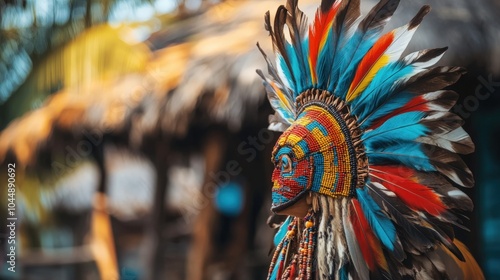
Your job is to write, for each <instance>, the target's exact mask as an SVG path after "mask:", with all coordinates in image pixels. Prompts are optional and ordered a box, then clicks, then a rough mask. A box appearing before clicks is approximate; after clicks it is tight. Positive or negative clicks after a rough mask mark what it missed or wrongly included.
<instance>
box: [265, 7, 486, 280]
mask: <svg viewBox="0 0 500 280" xmlns="http://www.w3.org/2000/svg"><path fill="white" fill-rule="evenodd" d="M398 4H399V1H397V0H381V1H380V2H379V3H378V4H377V5H376V6H375V7H373V8H372V10H371V11H370V12H369V13H368V15H367V16H365V17H364V18H362V19H361V17H360V1H359V0H337V1H333V0H323V1H322V2H321V6H320V7H319V8H318V10H317V12H316V15H315V17H314V20H313V22H312V23H311V24H308V20H307V18H306V16H305V14H304V13H303V12H302V11H301V10H300V9H299V8H298V3H297V0H288V1H287V4H286V6H281V7H279V8H278V10H277V12H276V16H275V19H274V23H273V24H272V23H271V19H270V15H269V13H267V14H266V16H265V22H266V29H267V30H268V31H269V33H270V36H271V38H272V43H273V47H274V51H275V55H276V61H275V63H274V64H273V63H272V62H271V61H270V60H269V58H268V57H267V56H266V55H265V54H264V52H263V55H264V57H265V59H266V61H267V64H268V72H269V75H264V74H263V73H262V72H261V71H260V70H258V74H259V75H260V76H261V77H262V79H263V80H264V85H265V88H266V91H267V94H268V98H269V101H270V103H271V105H272V107H273V108H274V110H275V114H274V115H273V116H271V117H270V127H269V128H270V129H271V130H276V131H281V132H283V134H282V135H281V137H280V138H279V139H278V142H277V143H276V146H275V148H274V151H273V157H272V160H273V161H274V163H275V170H274V172H273V177H272V180H273V183H274V186H273V190H272V199H273V207H272V210H273V211H274V212H276V213H286V214H287V213H293V212H292V211H288V212H287V209H291V208H294V207H297V205H299V204H300V205H306V206H307V209H308V211H306V212H304V213H303V215H302V214H298V215H295V214H294V215H295V216H290V217H288V219H286V221H285V222H284V223H283V224H282V225H281V227H280V229H279V231H278V233H277V235H276V238H275V243H276V244H275V245H276V246H277V247H276V250H275V254H274V257H273V260H272V263H271V266H270V270H269V277H268V279H351V278H352V279H369V278H370V279H371V278H387V279H398V278H405V279H413V278H416V279H443V278H446V279H463V278H465V277H466V275H470V274H468V273H471V271H472V273H475V274H476V275H475V276H476V277H478V279H479V278H483V276H482V272H481V270H480V268H479V266H478V265H477V263H476V262H475V260H474V259H473V258H472V257H471V255H470V253H469V252H468V251H467V249H466V248H465V246H464V245H463V244H462V243H460V242H459V241H457V240H456V239H455V238H454V234H453V225H455V226H458V227H463V226H462V224H461V222H460V220H459V218H458V215H457V213H461V212H463V211H471V209H472V207H473V205H472V202H471V200H470V199H469V197H468V196H467V195H465V194H464V193H463V192H462V191H461V190H459V189H458V188H456V187H455V186H454V185H459V186H462V187H472V185H473V184H474V180H473V177H472V173H471V171H470V170H469V169H468V168H467V166H466V165H465V163H464V162H463V161H462V160H461V159H460V157H459V156H458V155H457V154H468V153H471V152H472V151H473V150H474V144H473V143H472V141H471V139H470V137H469V135H468V134H467V133H466V132H465V131H464V130H463V129H462V127H461V126H462V124H463V122H462V120H461V119H460V118H459V117H458V116H456V115H455V114H453V113H450V112H449V110H450V108H451V107H452V106H453V105H454V104H455V102H456V99H457V94H456V93H455V92H453V91H449V90H443V88H445V87H447V86H449V85H451V84H453V83H455V82H456V81H457V80H458V79H459V78H460V76H461V75H462V74H463V73H464V70H463V69H462V68H459V67H435V66H434V64H435V63H436V62H437V61H438V60H439V59H440V58H441V57H442V56H443V54H444V52H445V51H446V48H441V49H429V50H423V51H419V52H415V53H411V54H409V55H406V56H402V53H403V52H404V50H405V49H406V47H407V45H408V43H409V42H410V40H411V38H412V36H413V34H414V33H415V31H416V30H417V28H418V26H419V25H420V23H421V21H422V19H423V18H424V16H425V15H426V14H427V13H428V12H429V11H430V7H429V6H424V7H423V8H422V9H421V10H420V11H419V12H418V13H417V15H416V16H415V17H414V18H413V19H412V20H411V21H410V22H409V23H408V24H407V25H405V26H403V27H400V28H397V29H395V30H392V31H390V32H388V33H386V34H382V30H383V28H384V26H385V24H386V22H387V21H388V20H389V19H390V18H391V16H392V15H393V13H394V11H395V10H396V8H397V6H398ZM285 27H286V28H285ZM285 31H287V32H288V35H289V36H287V35H285ZM299 213H300V212H299Z"/></svg>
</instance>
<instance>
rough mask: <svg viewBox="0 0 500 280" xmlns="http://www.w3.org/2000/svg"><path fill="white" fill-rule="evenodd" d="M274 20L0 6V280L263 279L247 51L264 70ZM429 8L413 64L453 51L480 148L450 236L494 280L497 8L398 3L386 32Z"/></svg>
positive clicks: (264, 251) (205, 1)
mask: <svg viewBox="0 0 500 280" xmlns="http://www.w3.org/2000/svg"><path fill="white" fill-rule="evenodd" d="M319 2H320V1H319V0H317V1H312V0H301V1H299V4H300V6H301V7H302V9H303V10H305V12H306V13H308V14H309V15H312V14H313V13H314V11H315V9H316V7H317V6H318V3H319ZM362 2H363V3H362V9H363V11H364V13H365V14H366V12H367V11H368V9H369V8H371V7H372V6H373V5H374V4H375V3H376V2H375V1H374V0H367V1H362ZM280 4H284V0H283V1H281V0H266V1H264V0H262V1H257V0H254V1H250V0H248V1H244V0H241V1H228V0H226V1H222V0H220V1H217V0H184V1H183V0H178V1H175V0H102V1H98V0H36V1H35V0H7V1H6V0H2V1H0V130H1V131H0V182H1V183H0V186H1V188H0V207H1V210H0V219H1V221H2V222H1V224H2V227H1V228H0V234H1V236H0V237H1V238H0V240H1V246H2V249H1V250H0V251H1V252H0V253H1V255H0V259H1V260H2V261H1V263H2V264H1V271H0V279H51V280H52V279H76V280H79V279H82V280H83V279H85V280H86V279H103V280H112V279H130V280H132V279H146V280H150V279H189V280H198V279H265V277H266V275H267V266H268V263H269V261H270V257H269V255H268V254H269V251H270V249H271V240H272V236H273V230H272V229H271V228H269V227H268V226H267V225H266V219H267V217H268V216H269V214H270V211H269V207H270V187H271V186H270V177H271V171H272V165H271V162H270V152H271V149H272V147H273V144H274V142H275V140H276V139H277V137H278V136H279V135H278V134H276V133H272V132H270V131H268V130H267V129H266V127H267V117H268V115H269V114H270V113H271V112H272V110H271V108H270V106H269V105H268V103H267V99H266V95H265V92H264V90H263V87H262V84H261V82H260V80H259V78H258V76H257V75H256V74H255V69H265V62H264V59H263V58H262V56H261V54H260V53H259V52H258V50H257V48H256V46H255V45H256V43H257V42H260V44H261V46H262V47H263V48H264V49H265V50H266V51H267V53H268V54H269V55H272V50H271V46H270V40H269V38H268V36H267V33H266V31H265V30H264V21H263V15H264V13H265V12H266V11H268V10H271V11H272V13H273V11H275V10H276V8H277V7H278V6H279V5H280ZM423 4H430V5H431V6H432V8H433V11H432V12H431V14H430V15H429V16H428V17H427V19H426V20H425V21H424V23H423V24H422V25H421V27H420V30H419V31H418V32H417V34H416V35H415V37H414V39H413V41H412V44H411V45H410V47H409V49H408V50H407V52H411V51H415V50H419V49H423V48H434V47H442V46H449V47H450V49H449V51H448V52H447V54H446V55H445V57H444V59H443V60H442V61H441V62H440V64H441V65H457V66H464V67H467V69H468V74H467V75H465V76H464V77H463V78H462V79H461V80H460V81H459V82H458V83H457V84H456V85H455V86H453V89H454V90H456V91H457V92H458V93H459V94H460V96H461V97H460V100H459V101H458V103H457V105H456V106H455V108H454V109H453V111H454V112H455V113H456V114H458V115H460V116H461V117H462V118H463V119H464V120H465V123H466V124H465V126H466V130H467V131H468V132H469V133H470V134H471V135H472V137H473V140H474V141H475V143H476V152H475V153H473V154H472V155H468V156H466V157H464V158H465V160H466V162H467V163H468V165H469V166H470V167H471V169H472V170H473V172H474V174H475V178H476V187H475V188H473V189H470V190H466V192H467V193H468V194H469V195H470V196H471V197H472V198H473V200H474V202H475V205H476V207H475V210H474V212H473V213H471V215H470V219H469V220H466V221H465V223H466V225H467V226H468V227H469V228H470V232H466V231H463V230H460V229H458V230H457V236H458V238H459V239H461V240H463V241H464V243H465V244H467V245H468V246H469V247H470V249H471V251H472V252H473V254H474V256H475V257H476V258H477V259H478V261H479V263H480V264H481V266H482V267H483V269H484V272H485V275H486V276H487V279H500V241H499V240H500V239H499V238H498V236H500V212H499V211H498V210H497V208H498V207H499V206H500V205H499V202H500V199H499V197H500V188H499V187H498V185H499V184H500V177H499V176H498V174H500V148H499V145H498V139H499V138H498V135H500V110H499V109H500V100H499V99H500V59H499V57H500V19H499V18H498V14H499V13H500V1H498V0H482V1H475V2H471V1H465V0H441V1H422V0H418V1H411V2H410V1H402V3H401V4H400V8H399V9H398V11H397V12H396V14H395V16H394V19H393V21H391V23H389V26H388V28H394V27H397V26H400V25H403V24H405V23H406V22H407V21H409V20H410V19H411V18H412V17H413V15H414V14H415V13H416V12H417V11H418V9H419V8H420V6H422V5H423ZM497 133H499V134H497ZM9 164H15V170H16V177H15V178H16V201H15V202H16V209H15V217H16V218H17V224H16V225H17V227H16V272H15V273H12V272H11V271H9V270H8V268H9V267H10V266H9V265H8V264H7V260H8V259H7V253H8V248H9V246H10V245H9V244H8V243H7V240H8V236H9V234H10V232H9V229H8V228H6V227H5V226H4V224H7V217H8V213H7V204H8V191H7V180H8V175H7V173H8V172H7V169H8V165H9Z"/></svg>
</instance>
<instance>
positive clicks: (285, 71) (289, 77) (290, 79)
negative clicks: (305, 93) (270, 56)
mask: <svg viewBox="0 0 500 280" xmlns="http://www.w3.org/2000/svg"><path fill="white" fill-rule="evenodd" d="M276 58H277V60H278V67H279V69H281V71H282V72H283V74H284V75H285V77H283V80H285V81H288V83H289V84H290V87H291V90H292V91H295V92H296V90H297V86H296V85H295V83H294V82H295V77H294V76H293V74H292V72H291V70H290V69H289V68H288V66H287V64H286V61H285V58H284V57H283V55H282V54H280V53H276Z"/></svg>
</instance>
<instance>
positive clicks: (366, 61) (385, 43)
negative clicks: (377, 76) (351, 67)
mask: <svg viewBox="0 0 500 280" xmlns="http://www.w3.org/2000/svg"><path fill="white" fill-rule="evenodd" d="M393 41H394V32H389V33H387V34H385V35H384V36H382V37H380V39H378V41H377V42H376V43H375V44H374V45H373V47H372V48H371V49H370V50H369V51H368V53H367V54H366V55H365V56H364V57H363V60H361V62H360V63H359V66H358V69H357V70H356V75H355V76H354V79H353V81H352V83H351V86H350V88H349V92H352V91H354V89H355V88H357V87H358V86H359V84H360V83H361V81H362V80H363V78H364V77H366V75H367V74H368V72H369V71H370V69H371V68H372V67H373V65H374V64H375V63H376V62H377V61H378V60H379V59H380V57H382V55H384V53H385V51H386V50H387V49H388V48H389V46H390V45H391V44H392V42H393Z"/></svg>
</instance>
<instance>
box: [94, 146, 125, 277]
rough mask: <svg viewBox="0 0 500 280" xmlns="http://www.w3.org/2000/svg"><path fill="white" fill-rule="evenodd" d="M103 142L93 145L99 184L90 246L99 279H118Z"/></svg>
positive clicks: (95, 198) (95, 196)
mask: <svg viewBox="0 0 500 280" xmlns="http://www.w3.org/2000/svg"><path fill="white" fill-rule="evenodd" d="M103 145H104V144H100V145H97V146H95V147H94V149H93V156H94V158H95V160H96V162H97V165H98V167H99V171H100V178H99V186H98V189H97V192H96V193H95V195H94V203H93V211H92V221H91V232H90V234H91V238H90V246H91V250H92V254H93V255H94V259H95V262H96V264H97V268H98V270H99V274H100V276H101V279H103V280H108V279H109V280H115V279H119V271H118V261H117V258H116V250H115V242H114V238H113V230H112V227H111V220H110V217H109V212H108V204H107V196H106V189H107V188H106V180H107V172H106V167H105V159H104V147H103Z"/></svg>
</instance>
